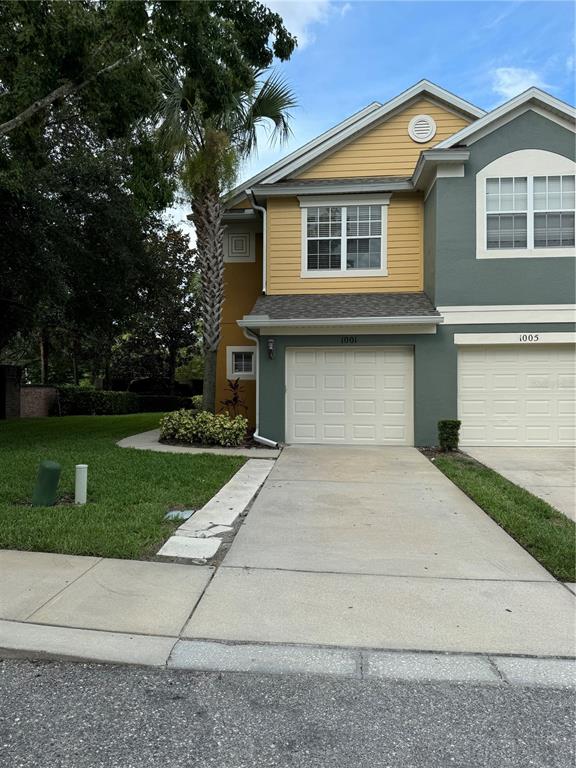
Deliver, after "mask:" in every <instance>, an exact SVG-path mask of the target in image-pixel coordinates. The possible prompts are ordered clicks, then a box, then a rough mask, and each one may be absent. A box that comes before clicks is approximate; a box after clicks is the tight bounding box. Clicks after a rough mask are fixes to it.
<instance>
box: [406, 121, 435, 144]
mask: <svg viewBox="0 0 576 768" xmlns="http://www.w3.org/2000/svg"><path fill="white" fill-rule="evenodd" d="M408 134H409V136H410V138H411V139H412V140H413V141H417V142H418V143H419V144H424V143H425V142H427V141H430V140H431V139H433V138H434V136H435V135H436V123H435V122H434V118H433V117H430V115H416V117H413V118H412V120H410V123H409V125H408Z"/></svg>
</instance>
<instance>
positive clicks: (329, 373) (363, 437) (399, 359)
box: [286, 347, 414, 445]
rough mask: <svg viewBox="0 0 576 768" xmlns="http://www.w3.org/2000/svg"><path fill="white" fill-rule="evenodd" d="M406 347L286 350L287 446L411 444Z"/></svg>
mask: <svg viewBox="0 0 576 768" xmlns="http://www.w3.org/2000/svg"><path fill="white" fill-rule="evenodd" d="M412 381H413V353H412V350H411V349H410V348H407V347H363V348H355V349H339V348H334V347H305V348H293V349H288V350H286V441H287V442H288V443H334V444H339V443H340V444H343V445H354V444H358V445H360V444H362V445H370V444H373V445H412V444H413V442H414V427H413V395H412V391H413V383H412Z"/></svg>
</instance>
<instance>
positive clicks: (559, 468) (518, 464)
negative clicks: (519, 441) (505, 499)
mask: <svg viewBox="0 0 576 768" xmlns="http://www.w3.org/2000/svg"><path fill="white" fill-rule="evenodd" d="M463 450H465V451H466V453H467V454H468V455H469V456H472V457H473V458H474V459H476V460H477V461H479V462H480V463H481V464H485V465H486V466H487V467H490V468H491V469H494V470H495V471H496V472H498V473H499V474H500V475H503V476H504V477H506V478H508V480H511V481H512V482H513V483H516V485H520V486H522V488H526V490H527V491H530V493H533V494H534V495H535V496H539V497H540V498H541V499H544V501H547V502H548V504H551V505H552V506H553V507H556V509H558V510H560V512H563V513H564V514H565V515H566V516H567V517H570V518H571V519H572V520H576V448H500V447H498V448H464V449H463Z"/></svg>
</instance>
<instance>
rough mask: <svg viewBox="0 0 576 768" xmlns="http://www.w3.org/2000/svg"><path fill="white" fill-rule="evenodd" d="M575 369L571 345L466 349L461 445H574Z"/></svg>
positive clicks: (461, 361) (461, 363)
mask: <svg viewBox="0 0 576 768" xmlns="http://www.w3.org/2000/svg"><path fill="white" fill-rule="evenodd" d="M481 366H483V367H484V369H485V370H484V372H483V373H482V374H480V373H479V372H478V370H479V368H480V367H481ZM575 369H576V356H575V353H574V347H573V346H569V345H542V346H538V347H519V346H518V347H516V346H515V347H506V346H493V347H490V346H485V347H476V346H473V347H462V348H461V349H460V351H459V356H458V414H459V418H460V419H461V420H462V431H461V442H462V444H463V445H470V446H473V445H532V446H538V445H573V444H574V436H575V432H576V427H575V425H574V413H575V408H574V397H573V396H572V392H573V389H572V385H573V380H574V378H576V377H575V376H574V371H575Z"/></svg>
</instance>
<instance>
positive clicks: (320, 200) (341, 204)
mask: <svg viewBox="0 0 576 768" xmlns="http://www.w3.org/2000/svg"><path fill="white" fill-rule="evenodd" d="M298 199H299V200H300V207H301V209H302V213H301V217H300V231H301V264H300V277H301V278H304V279H308V278H311V279H316V280H317V279H319V278H339V279H340V278H343V277H350V278H354V277H386V276H387V275H388V204H389V202H390V195H382V196H378V197H371V198H365V197H362V196H355V197H345V198H338V197H334V198H330V197H307V198H305V199H300V198H298ZM322 205H326V206H332V207H336V208H341V209H342V225H341V235H340V240H341V253H340V269H308V258H307V253H308V218H307V217H308V213H307V211H308V208H315V207H317V206H322ZM355 205H380V206H381V211H382V213H381V234H380V267H379V268H378V269H347V267H346V255H347V253H346V241H347V235H346V210H347V206H355Z"/></svg>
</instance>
